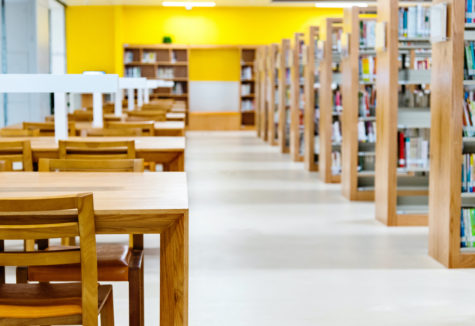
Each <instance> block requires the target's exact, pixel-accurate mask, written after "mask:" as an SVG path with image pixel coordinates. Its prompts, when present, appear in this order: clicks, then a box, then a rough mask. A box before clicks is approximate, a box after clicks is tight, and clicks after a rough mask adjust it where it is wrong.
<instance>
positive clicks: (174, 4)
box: [162, 1, 216, 10]
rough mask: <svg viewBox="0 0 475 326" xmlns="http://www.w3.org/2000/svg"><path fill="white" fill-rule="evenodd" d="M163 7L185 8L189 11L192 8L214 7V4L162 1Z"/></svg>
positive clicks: (207, 2)
mask: <svg viewBox="0 0 475 326" xmlns="http://www.w3.org/2000/svg"><path fill="white" fill-rule="evenodd" d="M162 6H164V7H185V8H186V9H188V10H190V9H191V8H193V7H214V6H216V3H215V2H213V1H196V2H195V1H163V2H162Z"/></svg>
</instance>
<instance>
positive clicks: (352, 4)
mask: <svg viewBox="0 0 475 326" xmlns="http://www.w3.org/2000/svg"><path fill="white" fill-rule="evenodd" d="M315 7H317V8H351V7H365V8H366V7H368V3H367V2H317V3H315Z"/></svg>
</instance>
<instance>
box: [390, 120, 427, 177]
mask: <svg viewBox="0 0 475 326" xmlns="http://www.w3.org/2000/svg"><path fill="white" fill-rule="evenodd" d="M429 139H430V129H405V130H400V131H399V132H398V166H399V167H401V168H409V169H410V168H423V169H425V168H428V167H429Z"/></svg>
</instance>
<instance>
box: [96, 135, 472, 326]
mask: <svg viewBox="0 0 475 326" xmlns="http://www.w3.org/2000/svg"><path fill="white" fill-rule="evenodd" d="M187 145H188V147H187V161H186V169H187V171H188V173H189V196H190V282H189V284H190V296H189V299H190V301H189V325H190V326H249V325H259V326H266V325H269V326H280V325H285V326H307V325H308V326H323V325H332V326H333V325H344V326H348V325H351V326H353V325H364V326H368V325H371V326H372V325H374V326H383V325H384V326H386V325H398V326H399V325H418V326H422V325H430V326H439V325H457V326H458V325H474V323H475V322H474V320H475V308H474V299H473V298H474V294H475V271H473V270H457V271H455V270H447V269H445V268H443V267H442V266H441V265H439V264H438V263H436V262H435V261H433V260H432V259H431V258H429V257H428V256H427V229H426V228H386V227H385V226H383V225H381V224H379V223H377V222H375V221H374V219H373V204H371V203H350V202H348V201H347V200H345V199H344V198H343V197H342V196H341V195H340V187H339V186H338V185H325V184H322V183H321V182H320V181H319V180H318V177H317V176H318V175H317V174H316V173H308V172H305V171H304V170H303V165H302V163H291V162H290V159H289V156H288V155H281V154H279V153H278V151H277V148H275V147H274V148H272V147H270V146H268V145H267V144H265V143H263V142H262V141H261V140H259V139H257V137H255V134H254V133H251V132H242V133H189V134H188V144H187ZM102 239H103V237H102ZM158 243H159V241H158V237H147V238H146V246H147V247H148V248H150V249H148V251H147V256H146V260H145V264H146V276H145V280H146V303H147V306H146V324H147V325H158V306H159V303H158V293H159V292H158V291H159V278H158V274H157V272H156V271H157V270H158V266H159V261H158ZM114 293H115V298H114V299H115V303H116V308H115V311H116V325H127V316H128V303H127V302H128V301H127V286H126V285H125V284H114Z"/></svg>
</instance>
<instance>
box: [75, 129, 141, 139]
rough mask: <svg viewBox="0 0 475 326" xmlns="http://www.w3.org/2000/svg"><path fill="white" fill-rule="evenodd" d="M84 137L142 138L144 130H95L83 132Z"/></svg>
mask: <svg viewBox="0 0 475 326" xmlns="http://www.w3.org/2000/svg"><path fill="white" fill-rule="evenodd" d="M81 136H83V137H125V136H130V137H140V136H142V129H140V128H123V129H118V128H117V129H108V128H105V129H103V128H95V129H84V130H82V133H81Z"/></svg>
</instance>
